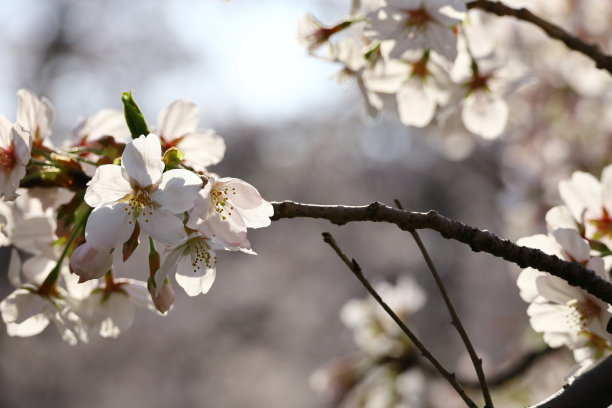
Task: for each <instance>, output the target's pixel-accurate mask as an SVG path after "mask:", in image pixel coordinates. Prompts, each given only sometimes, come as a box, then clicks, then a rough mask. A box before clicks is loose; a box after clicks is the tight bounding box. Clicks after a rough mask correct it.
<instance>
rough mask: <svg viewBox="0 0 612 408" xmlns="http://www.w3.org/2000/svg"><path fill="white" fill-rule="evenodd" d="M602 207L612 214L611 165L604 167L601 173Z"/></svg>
mask: <svg viewBox="0 0 612 408" xmlns="http://www.w3.org/2000/svg"><path fill="white" fill-rule="evenodd" d="M601 187H602V200H603V205H604V206H605V207H606V209H607V210H608V211H609V212H612V165H610V166H606V167H605V168H604V169H603V171H602V173H601Z"/></svg>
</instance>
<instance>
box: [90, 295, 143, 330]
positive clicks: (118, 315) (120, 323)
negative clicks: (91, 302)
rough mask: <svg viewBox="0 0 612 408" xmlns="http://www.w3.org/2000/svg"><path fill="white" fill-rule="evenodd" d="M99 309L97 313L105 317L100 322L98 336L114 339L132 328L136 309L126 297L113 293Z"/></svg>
mask: <svg viewBox="0 0 612 408" xmlns="http://www.w3.org/2000/svg"><path fill="white" fill-rule="evenodd" d="M99 307H100V311H99V313H102V314H105V315H106V316H105V317H104V318H103V319H102V321H101V322H100V329H99V334H100V336H102V337H112V338H116V337H119V335H120V334H121V333H123V332H124V331H126V330H127V329H129V328H130V327H131V326H132V323H133V322H134V314H135V311H136V309H135V307H134V305H133V304H132V303H130V299H129V297H128V296H127V295H125V294H123V293H113V294H111V295H110V296H109V297H108V299H107V300H106V301H105V302H103V303H102V304H101V305H100V306H99Z"/></svg>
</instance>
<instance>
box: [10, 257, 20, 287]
mask: <svg viewBox="0 0 612 408" xmlns="http://www.w3.org/2000/svg"><path fill="white" fill-rule="evenodd" d="M8 279H9V282H11V284H12V285H13V286H14V287H16V288H18V287H20V286H21V285H22V283H21V258H19V253H18V252H17V250H16V249H15V248H13V249H12V250H11V260H10V261H9V267H8Z"/></svg>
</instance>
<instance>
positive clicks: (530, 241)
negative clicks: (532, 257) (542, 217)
mask: <svg viewBox="0 0 612 408" xmlns="http://www.w3.org/2000/svg"><path fill="white" fill-rule="evenodd" d="M516 243H517V244H518V245H520V246H525V247H527V248H535V249H539V250H540V251H542V252H545V253H547V254H549V255H557V256H558V257H560V258H562V257H563V254H562V253H561V248H560V246H559V243H558V242H557V241H556V240H555V239H554V238H553V237H551V236H548V235H544V234H537V235H532V236H530V237H524V238H521V239H519V240H517V241H516Z"/></svg>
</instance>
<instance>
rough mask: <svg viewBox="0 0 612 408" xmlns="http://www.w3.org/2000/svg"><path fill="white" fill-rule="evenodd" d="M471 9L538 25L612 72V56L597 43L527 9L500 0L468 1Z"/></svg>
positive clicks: (553, 36)
mask: <svg viewBox="0 0 612 408" xmlns="http://www.w3.org/2000/svg"><path fill="white" fill-rule="evenodd" d="M467 7H468V8H469V9H480V10H484V11H487V12H489V13H492V14H495V15H498V16H511V17H515V18H517V19H519V20H522V21H527V22H529V23H531V24H533V25H535V26H538V27H539V28H541V29H542V30H544V32H545V33H546V34H547V35H548V36H549V37H550V38H554V39H556V40H559V41H562V42H563V43H564V44H565V45H566V46H567V48H569V49H571V50H574V51H578V52H580V53H582V54H583V55H586V56H587V57H589V58H590V59H592V60H593V61H594V62H595V66H596V67H597V68H599V69H604V70H606V71H608V72H609V73H612V56H609V55H607V54H604V53H603V52H602V51H601V50H600V49H599V46H598V45H597V44H588V43H587V42H585V41H583V40H581V39H580V38H578V37H576V36H573V35H571V34H570V33H568V32H567V31H565V30H564V29H562V28H561V27H559V26H557V25H555V24H552V23H549V22H548V21H546V20H544V19H543V18H540V17H538V16H536V15H535V14H533V13H532V12H530V11H529V10H527V9H526V8H519V9H515V8H512V7H508V6H506V5H505V4H503V3H501V2H499V1H489V0H476V1H471V2H469V3H467Z"/></svg>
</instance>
